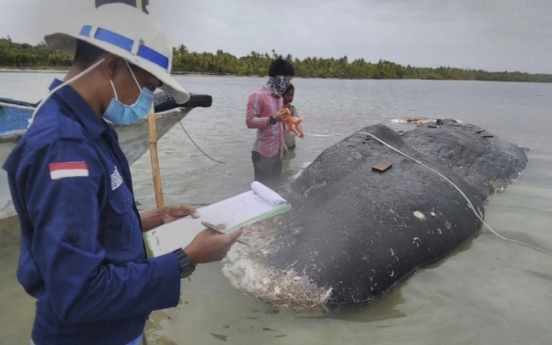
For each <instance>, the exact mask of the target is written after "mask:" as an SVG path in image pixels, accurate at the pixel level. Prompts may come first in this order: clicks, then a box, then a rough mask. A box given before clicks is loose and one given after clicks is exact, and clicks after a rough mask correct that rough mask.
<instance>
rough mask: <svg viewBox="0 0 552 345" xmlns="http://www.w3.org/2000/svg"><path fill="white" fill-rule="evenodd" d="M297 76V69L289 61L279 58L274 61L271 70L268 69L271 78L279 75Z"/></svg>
mask: <svg viewBox="0 0 552 345" xmlns="http://www.w3.org/2000/svg"><path fill="white" fill-rule="evenodd" d="M294 74H295V69H294V68H293V66H292V65H291V63H290V62H289V61H287V60H284V59H283V58H282V57H281V56H279V57H278V58H277V59H276V60H274V61H272V63H271V64H270V68H269V69H268V75H269V76H270V77H275V76H277V75H283V76H288V75H291V76H293V75H294Z"/></svg>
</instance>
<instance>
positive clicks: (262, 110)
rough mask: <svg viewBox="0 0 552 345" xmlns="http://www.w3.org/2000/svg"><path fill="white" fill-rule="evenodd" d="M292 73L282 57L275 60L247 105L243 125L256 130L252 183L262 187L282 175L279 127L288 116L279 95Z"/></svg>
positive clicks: (281, 128)
mask: <svg viewBox="0 0 552 345" xmlns="http://www.w3.org/2000/svg"><path fill="white" fill-rule="evenodd" d="M294 74H295V70H294V68H293V66H292V65H291V63H290V62H289V61H286V60H284V59H283V58H282V57H279V58H277V59H275V60H274V61H272V63H271V64H270V67H269V69H268V75H269V79H268V81H267V82H266V84H265V85H263V86H262V87H260V88H259V89H257V90H256V91H255V92H253V93H252V94H251V95H250V96H249V99H248V102H247V111H246V116H245V123H246V125H247V127H248V128H252V129H256V130H257V138H256V140H255V143H254V144H253V148H252V149H251V159H252V161H253V169H254V174H255V180H256V181H259V182H261V183H264V184H270V183H272V182H274V181H275V180H277V178H278V177H279V176H280V174H281V172H282V166H283V164H282V158H283V157H285V156H287V154H288V151H287V148H286V146H285V144H284V131H283V125H282V122H283V121H284V120H285V118H286V116H287V115H286V112H285V111H284V109H283V100H282V95H283V94H284V92H286V90H287V89H288V87H289V84H291V82H290V81H291V78H292V77H293V75H294Z"/></svg>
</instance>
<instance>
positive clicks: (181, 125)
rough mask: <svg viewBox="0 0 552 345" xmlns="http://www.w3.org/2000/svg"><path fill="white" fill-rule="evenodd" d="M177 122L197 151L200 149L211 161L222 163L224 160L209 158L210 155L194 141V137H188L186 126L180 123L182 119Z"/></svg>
mask: <svg viewBox="0 0 552 345" xmlns="http://www.w3.org/2000/svg"><path fill="white" fill-rule="evenodd" d="M178 123H180V127H182V129H183V130H184V133H186V135H187V136H188V138H189V139H190V140H191V141H192V143H193V144H194V146H195V147H197V149H198V150H199V151H201V153H203V154H204V155H205V156H206V157H207V158H209V159H210V160H212V161H213V162H216V163H220V164H224V162H221V161H218V160H216V159H214V158H211V156H209V155H208V154H206V153H205V151H203V150H202V149H201V148H200V147H199V146H198V145H197V144H196V143H195V141H194V139H192V137H190V135H189V134H188V132H187V131H186V128H184V125H183V124H182V121H179V122H178Z"/></svg>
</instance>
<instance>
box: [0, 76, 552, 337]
mask: <svg viewBox="0 0 552 345" xmlns="http://www.w3.org/2000/svg"><path fill="white" fill-rule="evenodd" d="M1 77H2V79H3V81H4V82H3V83H2V84H1V85H0V95H2V96H3V97H12V98H19V99H23V100H27V101H37V100H38V99H39V98H40V97H43V95H44V94H46V88H47V86H48V84H49V83H50V80H51V77H52V75H40V74H39V75H27V74H17V75H13V74H2V75H1ZM179 80H180V82H181V83H182V84H183V85H185V86H186V87H187V88H188V89H189V90H192V91H193V92H195V93H209V94H211V95H212V96H213V106H212V107H211V108H208V109H195V110H194V111H192V112H191V113H190V115H189V116H188V117H187V118H186V119H185V120H184V121H183V124H184V126H185V128H186V130H187V131H188V133H189V134H190V135H191V137H192V138H193V139H194V141H195V142H196V143H197V144H198V145H199V146H200V147H201V148H202V149H203V150H205V151H206V152H207V153H208V154H209V155H211V156H212V157H213V158H215V159H218V160H221V161H224V162H225V163H224V164H217V163H215V162H213V161H211V160H210V159H208V158H206V157H205V156H204V155H203V154H202V153H201V152H199V151H198V150H197V149H196V148H195V146H193V144H192V143H191V142H190V140H189V139H188V138H187V137H186V135H185V133H184V132H183V131H182V128H180V127H179V126H176V127H175V128H173V129H172V130H171V131H170V132H169V133H168V134H167V135H166V136H165V137H164V138H163V139H162V140H161V141H160V142H159V150H160V152H159V156H160V162H161V164H160V168H161V173H162V180H163V190H164V193H165V201H166V202H167V203H174V202H185V203H190V204H193V205H204V204H209V203H212V202H214V201H217V200H220V199H222V198H226V197H229V196H231V195H234V194H237V193H240V192H243V191H244V190H247V189H248V188H249V184H250V182H251V180H252V178H253V167H252V164H251V154H250V149H251V146H252V143H253V141H254V137H255V131H254V130H249V129H247V128H246V127H245V119H244V115H245V105H246V101H247V96H248V95H249V93H250V92H252V91H253V90H254V89H256V88H257V87H259V86H260V84H261V83H262V82H264V79H260V78H232V77H228V78H218V77H180V79H179ZM294 84H295V87H296V97H295V102H294V103H295V106H296V107H297V109H298V111H299V112H300V113H301V116H302V117H303V118H304V121H305V124H304V129H305V132H306V136H305V138H304V139H298V140H297V149H296V151H295V152H294V153H293V154H292V159H290V160H289V161H286V162H285V164H284V179H285V184H286V185H288V186H289V182H290V181H291V179H292V176H293V175H295V174H296V173H297V172H299V171H300V170H301V169H302V168H304V165H305V164H307V163H308V162H312V161H313V160H314V159H315V158H316V157H317V156H318V154H320V153H321V152H322V151H323V150H324V149H326V148H327V147H328V146H330V145H332V144H333V143H335V142H337V141H338V140H340V139H342V138H344V137H346V136H347V135H349V134H351V133H352V132H354V131H356V130H358V129H360V128H362V127H364V126H367V125H371V124H375V123H383V124H388V125H389V126H390V127H392V128H394V129H405V128H409V127H405V126H404V125H396V124H391V123H390V120H391V119H392V118H399V117H405V116H409V117H415V116H427V117H438V118H457V119H461V120H463V121H466V122H472V123H475V124H477V125H479V126H481V127H484V128H488V129H489V130H490V131H492V132H493V133H494V134H496V135H499V136H501V137H503V138H505V139H507V140H509V141H513V142H515V143H517V144H519V145H521V146H524V147H529V148H530V149H531V150H530V151H529V152H528V156H529V165H528V167H527V168H526V170H525V171H524V172H523V174H522V176H521V177H520V178H519V179H518V180H517V181H516V182H515V183H514V184H513V185H512V186H510V187H508V188H507V189H506V191H505V192H504V193H502V194H500V195H495V196H492V197H490V198H489V199H488V201H487V202H486V204H485V208H486V214H485V220H486V221H487V222H488V223H489V224H490V225H491V226H492V227H493V228H494V229H495V230H497V231H499V232H500V233H501V234H502V235H504V236H506V237H509V238H513V239H516V240H521V241H524V242H527V243H531V244H537V245H538V246H540V247H543V248H547V249H549V250H550V249H552V236H550V229H551V227H550V224H552V213H551V212H550V210H551V209H552V178H551V173H550V171H552V155H551V154H550V147H552V138H551V137H550V135H549V131H550V129H551V128H552V117H551V116H550V109H552V85H549V84H516V83H484V82H435V81H373V80H370V81H360V80H358V81H347V80H318V79H298V80H294ZM537 94H542V95H543V96H541V97H537V96H536V95H537ZM37 95H39V96H37ZM132 171H133V176H134V179H135V181H134V182H135V191H136V198H137V201H138V202H139V204H140V208H142V209H146V208H151V207H153V206H154V205H155V198H154V195H153V192H152V191H153V188H152V180H151V168H150V160H149V155H147V154H146V155H145V156H144V157H142V158H141V159H140V160H138V161H137V162H136V163H135V164H134V165H133V166H132ZM183 231H185V230H183ZM0 243H1V244H2V245H1V246H0V262H1V264H0V267H1V268H2V269H1V270H0V279H2V284H0V310H2V312H1V313H0V324H1V325H2V326H1V327H0V344H2V345H4V344H26V343H28V334H29V332H30V327H31V323H32V313H33V311H34V306H33V304H34V301H33V300H32V299H31V298H29V297H27V296H26V295H25V294H24V292H23V291H22V289H21V288H20V286H19V284H18V283H17V282H16V279H15V267H16V264H17V259H18V252H19V244H18V238H17V226H16V224H14V223H13V220H12V221H11V223H10V222H3V223H1V225H0ZM550 272H552V259H551V258H550V257H549V256H547V255H545V254H542V253H538V252H535V251H533V250H531V249H528V248H526V247H522V246H519V245H515V244H512V243H509V242H505V241H502V240H500V239H498V238H497V237H496V236H494V235H492V234H490V233H489V232H487V231H485V230H483V231H482V232H481V234H480V235H478V236H476V237H474V238H473V239H471V240H470V241H468V243H465V244H464V246H462V247H461V248H459V249H458V250H456V251H455V252H454V253H452V254H451V255H449V256H447V257H446V258H445V259H444V260H441V261H439V262H436V263H435V264H433V265H431V266H429V267H428V268H426V269H423V270H420V271H419V272H418V273H417V274H415V275H413V276H412V277H410V278H409V279H407V280H406V281H405V282H404V283H403V284H401V285H400V286H399V287H398V288H397V289H395V290H394V291H392V292H391V293H390V294H389V295H388V296H386V297H385V298H383V299H381V300H379V301H376V302H374V303H373V304H371V305H370V306H368V307H365V308H363V309H362V310H342V311H341V312H339V313H335V314H332V315H330V316H328V317H323V318H302V317H298V315H295V314H293V313H290V312H288V311H286V310H273V309H270V308H268V307H267V306H266V305H265V304H263V303H262V301H259V300H257V299H255V298H252V297H250V296H247V295H244V294H243V293H241V292H240V291H238V290H236V289H234V288H233V287H232V286H231V285H230V284H229V283H228V281H227V279H226V278H225V277H224V276H223V275H222V273H221V265H220V264H218V263H216V264H208V265H201V266H200V267H199V268H198V269H197V270H196V272H194V274H193V275H192V276H191V278H190V279H189V280H184V281H183V283H182V296H181V300H182V302H181V304H180V305H179V306H178V307H177V308H174V309H168V310H163V311H158V312H155V313H153V314H152V317H151V320H150V322H149V323H148V325H147V328H146V332H147V334H148V340H149V345H152V344H154V345H159V344H165V345H166V344H171V345H173V344H222V343H228V344H322V345H323V344H340V343H345V344H366V343H372V344H394V345H395V344H409V345H411V344H420V345H421V344H423V345H427V344H485V345H493V344H548V343H550V339H551V338H552V329H551V328H550V323H551V322H552V289H551V288H550V282H551V280H552V276H551V274H550Z"/></svg>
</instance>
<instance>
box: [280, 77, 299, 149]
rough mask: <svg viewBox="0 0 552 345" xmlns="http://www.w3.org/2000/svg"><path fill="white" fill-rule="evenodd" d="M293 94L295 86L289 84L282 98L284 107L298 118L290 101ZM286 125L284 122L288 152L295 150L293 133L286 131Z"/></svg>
mask: <svg viewBox="0 0 552 345" xmlns="http://www.w3.org/2000/svg"><path fill="white" fill-rule="evenodd" d="M294 95H295V87H294V86H293V84H289V86H288V88H287V90H286V92H284V94H283V95H282V98H283V100H284V108H287V109H289V111H290V112H291V116H293V117H296V118H299V114H298V113H297V109H296V108H295V106H294V105H293V104H291V102H293V96H294ZM286 130H287V128H286V125H285V124H284V143H285V145H286V147H287V149H288V151H289V152H292V151H293V150H295V137H296V135H295V133H293V132H291V133H287V131H286Z"/></svg>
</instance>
